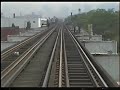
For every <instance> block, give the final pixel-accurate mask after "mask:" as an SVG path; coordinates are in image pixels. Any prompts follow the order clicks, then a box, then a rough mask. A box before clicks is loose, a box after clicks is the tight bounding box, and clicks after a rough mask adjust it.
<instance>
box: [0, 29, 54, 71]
mask: <svg viewBox="0 0 120 90" xmlns="http://www.w3.org/2000/svg"><path fill="white" fill-rule="evenodd" d="M50 29H52V28H50ZM48 31H50V30H45V31H43V32H40V33H37V34H35V35H33V36H32V37H30V38H28V39H26V40H24V41H23V42H21V43H19V44H18V45H16V46H15V47H12V48H10V49H8V50H7V51H5V52H3V53H2V54H1V71H3V70H4V69H5V68H6V67H8V66H9V65H10V64H11V63H13V62H14V61H15V60H16V59H18V58H19V57H20V56H23V55H24V52H25V51H28V50H29V48H30V47H33V46H34V44H36V43H37V42H38V41H39V39H40V38H42V37H44V35H45V34H47V33H48ZM14 52H19V55H15V54H14Z"/></svg>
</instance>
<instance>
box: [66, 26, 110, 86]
mask: <svg viewBox="0 0 120 90" xmlns="http://www.w3.org/2000/svg"><path fill="white" fill-rule="evenodd" d="M66 29H67V30H68V31H69V29H68V28H67V27H66ZM69 34H70V35H71V36H72V38H73V40H74V41H75V42H76V44H77V45H78V47H79V48H80V50H81V51H82V53H83V55H84V56H85V57H86V59H87V61H88V62H89V64H90V65H91V67H92V68H93V70H94V71H95V73H96V74H97V76H98V77H99V79H100V80H101V81H102V83H103V85H104V86H105V87H108V85H107V84H106V82H105V81H104V80H103V78H102V77H101V75H100V74H99V72H98V71H97V70H96V68H95V67H94V65H93V64H92V62H91V61H90V60H89V58H88V56H87V55H86V53H85V52H84V51H83V49H82V48H81V46H80V45H79V43H78V42H77V40H76V39H75V38H74V36H73V35H72V34H71V32H70V31H69Z"/></svg>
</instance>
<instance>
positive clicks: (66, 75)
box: [63, 33, 70, 87]
mask: <svg viewBox="0 0 120 90" xmlns="http://www.w3.org/2000/svg"><path fill="white" fill-rule="evenodd" d="M63 45H64V46H63V47H64V49H63V50H64V59H65V77H66V79H65V80H66V87H70V83H69V78H68V67H67V66H68V65H67V55H66V49H65V39H64V33H63Z"/></svg>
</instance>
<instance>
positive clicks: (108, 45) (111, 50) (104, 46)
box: [84, 41, 117, 54]
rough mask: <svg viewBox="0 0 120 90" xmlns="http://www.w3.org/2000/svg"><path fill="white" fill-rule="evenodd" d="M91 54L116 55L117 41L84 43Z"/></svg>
mask: <svg viewBox="0 0 120 90" xmlns="http://www.w3.org/2000/svg"><path fill="white" fill-rule="evenodd" d="M84 46H85V47H86V48H87V49H88V50H89V52H90V53H91V54H117V41H84Z"/></svg>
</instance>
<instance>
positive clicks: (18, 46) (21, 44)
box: [1, 26, 57, 60]
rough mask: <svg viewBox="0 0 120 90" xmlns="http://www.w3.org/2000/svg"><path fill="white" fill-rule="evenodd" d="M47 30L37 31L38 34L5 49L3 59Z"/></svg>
mask: <svg viewBox="0 0 120 90" xmlns="http://www.w3.org/2000/svg"><path fill="white" fill-rule="evenodd" d="M56 27H57V26H56ZM45 31H46V30H45ZM45 31H42V32H40V33H37V34H35V35H33V36H32V37H30V38H27V39H25V40H24V41H23V42H21V43H19V44H17V45H16V46H14V47H12V48H10V49H8V50H7V51H5V52H3V53H2V54H1V60H3V59H4V58H6V57H7V56H8V55H9V54H11V53H12V52H13V51H14V50H16V49H18V48H20V47H22V46H24V45H25V44H26V43H28V42H30V41H31V40H32V39H34V38H36V37H37V36H39V35H41V34H42V33H44V32H45Z"/></svg>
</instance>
